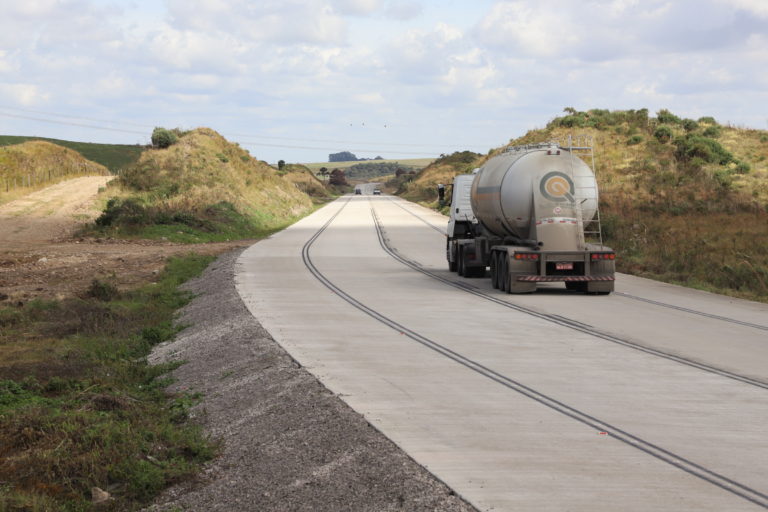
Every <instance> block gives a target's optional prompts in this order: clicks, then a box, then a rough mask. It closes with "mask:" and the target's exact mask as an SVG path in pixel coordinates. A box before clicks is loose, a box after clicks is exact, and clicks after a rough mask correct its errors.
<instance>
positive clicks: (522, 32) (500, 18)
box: [477, 2, 582, 57]
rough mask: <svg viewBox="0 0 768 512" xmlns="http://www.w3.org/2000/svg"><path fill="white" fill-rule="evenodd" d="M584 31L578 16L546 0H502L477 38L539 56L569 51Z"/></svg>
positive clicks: (487, 42) (490, 13)
mask: <svg viewBox="0 0 768 512" xmlns="http://www.w3.org/2000/svg"><path fill="white" fill-rule="evenodd" d="M581 34H582V30H581V29H580V25H579V24H577V23H576V20H575V19H569V18H568V17H566V16H564V13H563V11H562V10H560V9H552V6H551V5H548V3H546V2H542V3H535V4H532V3H530V2H499V3H497V4H496V5H494V6H493V8H492V9H491V11H490V12H489V13H488V14H487V15H486V16H485V17H484V18H483V19H482V20H481V21H480V23H479V24H478V27H477V38H478V39H479V40H480V41H482V42H483V43H485V44H487V45H491V46H494V47H497V48H504V49H505V50H506V51H508V52H521V53H523V54H525V55H533V56H538V57H550V56H555V55H558V54H560V55H562V54H565V53H566V52H567V51H568V48H569V47H570V46H572V45H574V44H576V43H578V42H579V40H580V38H581V37H582V35H581Z"/></svg>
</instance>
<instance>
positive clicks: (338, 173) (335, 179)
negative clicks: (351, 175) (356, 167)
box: [328, 169, 349, 186]
mask: <svg viewBox="0 0 768 512" xmlns="http://www.w3.org/2000/svg"><path fill="white" fill-rule="evenodd" d="M328 183H329V184H330V185H340V186H345V185H349V183H347V177H346V176H345V175H344V171H342V170H341V169H334V170H332V171H331V178H330V179H329V180H328Z"/></svg>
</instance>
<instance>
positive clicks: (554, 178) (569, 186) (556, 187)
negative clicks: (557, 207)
mask: <svg viewBox="0 0 768 512" xmlns="http://www.w3.org/2000/svg"><path fill="white" fill-rule="evenodd" d="M539 190H540V191H541V195H543V196H544V197H546V198H547V199H549V200H550V201H555V202H557V203H573V202H575V200H574V198H573V195H574V193H575V192H576V187H575V186H574V185H573V180H572V179H571V177H570V176H568V175H567V174H564V173H562V172H560V171H552V172H548V173H547V174H545V175H544V177H542V178H541V182H540V183H539Z"/></svg>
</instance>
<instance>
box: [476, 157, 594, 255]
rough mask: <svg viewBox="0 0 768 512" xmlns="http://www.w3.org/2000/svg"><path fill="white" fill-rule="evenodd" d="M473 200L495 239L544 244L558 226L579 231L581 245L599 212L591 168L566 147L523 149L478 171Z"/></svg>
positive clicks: (482, 222)
mask: <svg viewBox="0 0 768 512" xmlns="http://www.w3.org/2000/svg"><path fill="white" fill-rule="evenodd" d="M470 200H471V205H472V210H473V212H474V214H475V216H476V217H477V219H478V221H479V222H480V223H481V224H482V225H483V227H484V228H485V229H487V230H488V231H489V232H490V233H493V234H494V235H496V236H499V237H505V236H509V235H511V236H514V237H517V238H520V239H524V240H539V241H540V240H541V239H542V238H544V237H545V233H546V238H551V235H553V234H554V233H555V230H554V228H555V227H557V228H561V230H562V229H566V230H570V232H572V233H576V232H577V231H578V236H579V237H580V240H581V241H580V242H579V243H578V245H580V246H581V245H583V243H584V242H583V225H584V224H585V223H587V222H589V221H590V220H592V218H593V217H594V216H595V212H596V211H597V183H596V180H595V174H594V173H593V172H592V169H590V167H589V166H588V165H587V164H586V163H584V161H583V160H581V159H580V158H579V157H578V156H576V155H574V154H572V153H571V152H570V151H569V150H568V149H567V148H563V147H560V146H557V145H550V144H540V145H535V146H521V147H517V148H512V149H510V150H508V151H507V152H505V153H503V154H501V155H499V156H495V157H493V158H491V159H489V160H488V161H487V162H486V163H485V165H484V166H483V167H481V168H480V171H479V172H478V173H477V175H476V176H475V179H474V181H473V182H472V191H471V195H470ZM553 225H555V226H553ZM577 228H578V229H577ZM557 245H559V244H557ZM572 245H573V244H571V243H570V242H568V243H566V244H565V246H567V247H571V246H572ZM550 248H552V247H550Z"/></svg>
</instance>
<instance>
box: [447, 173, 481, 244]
mask: <svg viewBox="0 0 768 512" xmlns="http://www.w3.org/2000/svg"><path fill="white" fill-rule="evenodd" d="M477 171H478V169H475V170H474V171H473V172H472V174H459V175H458V176H456V177H455V178H454V179H453V192H452V194H451V212H450V218H449V220H448V233H447V234H448V237H450V238H453V237H455V236H457V235H460V234H465V233H467V232H468V231H469V229H470V225H471V224H477V218H476V217H475V214H474V213H472V205H471V204H470V199H469V196H470V192H471V191H472V181H473V180H474V179H475V174H476V173H477Z"/></svg>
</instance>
